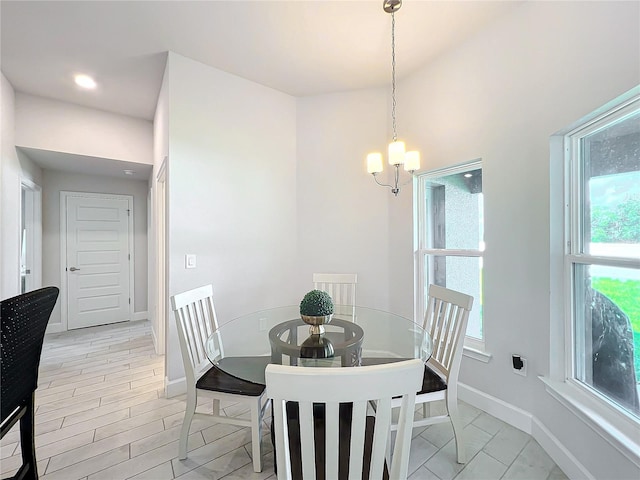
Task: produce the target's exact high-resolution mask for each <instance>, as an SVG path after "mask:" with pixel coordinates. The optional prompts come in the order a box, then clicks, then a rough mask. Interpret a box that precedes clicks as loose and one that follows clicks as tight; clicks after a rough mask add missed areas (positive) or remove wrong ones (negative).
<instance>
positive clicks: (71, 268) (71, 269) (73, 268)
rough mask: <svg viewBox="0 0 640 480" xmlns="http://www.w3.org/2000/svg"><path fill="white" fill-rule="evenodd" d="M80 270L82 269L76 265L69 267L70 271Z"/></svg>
mask: <svg viewBox="0 0 640 480" xmlns="http://www.w3.org/2000/svg"><path fill="white" fill-rule="evenodd" d="M78 270H80V269H79V268H76V267H69V271H70V272H76V271H78Z"/></svg>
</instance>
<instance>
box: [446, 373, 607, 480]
mask: <svg viewBox="0 0 640 480" xmlns="http://www.w3.org/2000/svg"><path fill="white" fill-rule="evenodd" d="M458 398H459V399H460V400H462V401H463V402H466V403H468V404H469V405H472V406H474V407H476V408H479V409H480V410H483V411H485V412H487V413H488V414H490V415H493V416H494V417H496V418H498V419H500V420H502V421H503V422H505V423H508V424H509V425H511V426H512V427H515V428H517V429H519V430H522V431H523V432H525V433H528V434H529V435H531V436H532V437H533V438H534V440H535V441H536V442H538V443H539V444H540V446H541V447H542V448H543V449H544V451H545V452H547V454H548V455H549V456H550V457H551V458H552V459H553V461H554V462H555V463H556V465H558V466H559V467H560V468H561V469H562V471H563V472H564V473H565V474H566V475H567V477H569V478H580V479H584V480H595V477H594V476H593V475H591V474H590V473H589V471H588V470H587V469H586V468H585V467H584V466H583V465H582V464H581V463H580V462H579V461H578V459H576V457H574V456H573V454H572V453H571V452H570V451H569V450H567V448H566V447H565V446H564V445H563V444H562V443H561V442H560V441H559V440H558V439H557V438H556V437H555V436H554V435H553V434H552V433H551V431H550V430H549V429H548V428H547V427H546V426H545V425H544V424H543V423H542V422H540V420H538V419H537V418H536V417H534V416H533V415H532V414H531V413H529V412H527V411H526V410H522V409H521V408H519V407H516V406H514V405H511V404H510V403H507V402H505V401H504V400H500V399H499V398H496V397H493V396H491V395H489V394H487V393H485V392H482V391H480V390H477V389H475V388H473V387H470V386H469V385H465V384H463V383H458Z"/></svg>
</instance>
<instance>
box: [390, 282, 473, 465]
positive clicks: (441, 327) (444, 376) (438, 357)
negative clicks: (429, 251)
mask: <svg viewBox="0 0 640 480" xmlns="http://www.w3.org/2000/svg"><path fill="white" fill-rule="evenodd" d="M472 306H473V297H471V296H469V295H466V294H464V293H461V292H457V291H455V290H451V289H448V288H445V287H441V286H438V285H429V291H428V300H427V311H426V313H425V316H424V324H423V328H424V329H425V331H426V332H427V333H428V334H429V335H430V336H431V339H432V342H433V348H432V353H431V357H430V358H429V361H428V362H427V365H425V367H424V375H423V380H422V385H421V388H420V390H419V391H418V392H417V395H416V405H420V404H422V418H419V419H415V420H414V421H413V426H414V427H420V426H425V425H432V424H435V423H440V422H448V421H451V425H452V426H453V433H454V435H455V440H456V451H457V460H458V463H465V452H464V441H463V434H462V429H463V425H462V421H461V419H460V413H459V411H458V373H459V372H460V363H461V361H462V350H463V345H464V337H465V332H466V331H467V321H468V319H469V312H470V311H471V307H472ZM439 400H444V402H445V406H446V413H444V414H442V415H435V416H431V415H430V408H429V404H430V403H431V402H435V401H439ZM397 406H399V401H394V407H397ZM392 428H395V425H394V426H392Z"/></svg>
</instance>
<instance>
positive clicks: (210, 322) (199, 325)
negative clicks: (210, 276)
mask: <svg viewBox="0 0 640 480" xmlns="http://www.w3.org/2000/svg"><path fill="white" fill-rule="evenodd" d="M171 307H172V309H173V311H174V314H175V317H176V322H177V326H178V338H179V339H180V348H181V349H182V350H183V355H182V357H183V362H184V366H185V373H186V374H187V375H191V374H193V375H194V376H196V377H197V374H198V373H199V372H200V371H201V370H202V369H203V368H205V367H208V366H210V365H211V364H210V362H209V359H208V358H207V353H206V350H205V344H206V341H207V339H208V338H209V336H211V335H212V334H213V333H214V332H217V331H218V320H217V317H216V311H215V307H214V304H213V287H212V286H211V285H205V286H202V287H198V288H195V289H193V290H189V291H186V292H182V293H178V294H176V295H173V296H172V297H171ZM214 350H215V353H217V356H218V357H219V358H222V356H223V354H224V352H223V350H222V342H221V341H220V338H219V337H218V338H217V341H216V342H214ZM189 372H191V373H189Z"/></svg>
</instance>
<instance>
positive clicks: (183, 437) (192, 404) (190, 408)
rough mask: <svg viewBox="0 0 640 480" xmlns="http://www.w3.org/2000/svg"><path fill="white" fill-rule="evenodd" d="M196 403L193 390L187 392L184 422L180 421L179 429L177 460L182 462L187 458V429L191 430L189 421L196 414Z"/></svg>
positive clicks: (196, 399)
mask: <svg viewBox="0 0 640 480" xmlns="http://www.w3.org/2000/svg"><path fill="white" fill-rule="evenodd" d="M197 402H198V396H197V394H196V391H195V388H193V389H191V388H190V389H188V390H187V408H186V409H185V411H184V420H183V421H182V428H181V429H180V443H179V447H178V458H179V459H180V460H184V459H186V458H187V442H188V441H189V429H190V428H191V421H192V420H193V415H194V413H195V412H196V404H197Z"/></svg>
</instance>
